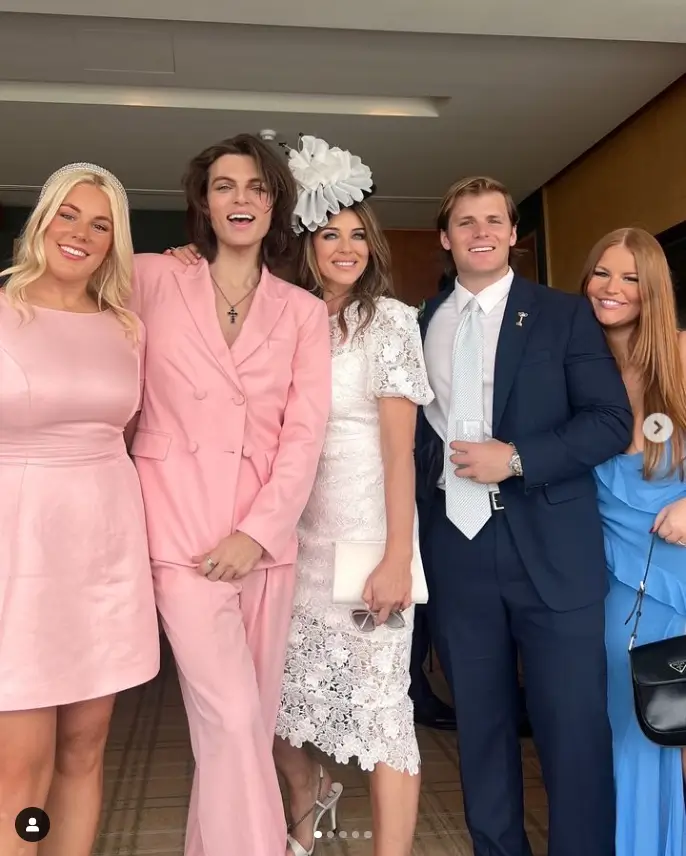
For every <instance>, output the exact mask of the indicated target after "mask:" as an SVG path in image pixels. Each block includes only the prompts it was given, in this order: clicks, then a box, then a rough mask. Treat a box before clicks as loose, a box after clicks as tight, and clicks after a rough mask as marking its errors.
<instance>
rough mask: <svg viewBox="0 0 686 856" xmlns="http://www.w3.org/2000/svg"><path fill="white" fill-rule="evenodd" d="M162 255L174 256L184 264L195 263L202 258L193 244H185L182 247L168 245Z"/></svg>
mask: <svg viewBox="0 0 686 856" xmlns="http://www.w3.org/2000/svg"><path fill="white" fill-rule="evenodd" d="M163 255H165V256H174V258H175V259H178V260H179V261H180V262H183V263H184V264H185V265H197V263H198V262H199V261H200V259H201V258H202V256H201V255H200V253H199V252H198V248H197V247H196V246H195V244H186V245H185V246H184V247H169V249H168V250H165V251H164V253H163Z"/></svg>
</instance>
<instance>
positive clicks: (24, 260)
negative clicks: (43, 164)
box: [0, 165, 139, 338]
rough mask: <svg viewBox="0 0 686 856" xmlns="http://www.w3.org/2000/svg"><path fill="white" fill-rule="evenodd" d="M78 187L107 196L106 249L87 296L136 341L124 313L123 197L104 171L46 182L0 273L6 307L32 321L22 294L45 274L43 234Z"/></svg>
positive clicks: (128, 255)
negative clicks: (91, 188)
mask: <svg viewBox="0 0 686 856" xmlns="http://www.w3.org/2000/svg"><path fill="white" fill-rule="evenodd" d="M78 184H92V185H94V186H95V187H99V188H100V189H101V190H102V191H103V192H104V193H105V195H106V196H107V198H108V200H109V203H110V206H111V208H112V223H113V228H112V247H111V248H110V251H109V253H108V254H107V256H106V257H105V259H104V260H103V263H102V264H101V265H100V267H99V268H98V269H97V270H96V271H95V273H94V274H93V276H92V277H91V280H90V282H89V283H88V293H89V294H90V295H91V297H93V299H94V300H95V301H96V303H97V305H98V308H99V309H100V310H101V311H102V310H103V309H110V310H111V311H112V312H113V313H114V315H115V316H116V317H117V319H118V320H119V321H120V323H121V324H122V326H124V328H125V329H126V330H127V332H130V333H133V334H134V335H135V337H136V338H137V337H138V329H139V328H138V322H137V319H136V316H135V315H134V314H133V313H132V312H130V311H129V310H128V309H126V303H127V301H128V299H129V297H130V296H131V277H132V274H133V241H132V239H131V226H130V223H129V207H128V202H127V199H126V194H125V192H124V190H123V188H122V187H121V185H120V184H119V182H118V181H117V180H116V179H114V177H113V176H112V177H110V175H109V173H107V171H106V170H103V171H102V173H101V172H99V171H98V172H96V171H94V170H93V169H90V168H89V167H88V166H86V165H84V166H82V167H81V166H79V167H75V168H73V169H72V168H66V169H65V171H64V172H62V171H58V172H57V173H54V174H53V176H51V178H50V179H48V181H47V183H46V185H45V187H44V188H43V191H42V193H41V196H40V199H39V200H38V202H37V204H36V207H35V208H34V209H33V211H32V212H31V214H30V216H29V218H28V220H27V221H26V224H25V226H24V229H23V230H22V233H21V236H20V238H19V247H18V250H17V254H16V258H15V260H14V263H13V264H12V265H11V267H9V268H7V269H5V270H3V271H0V276H8V277H9V279H8V281H7V283H6V285H5V293H6V295H7V298H8V300H9V302H10V303H12V304H13V305H14V306H16V307H18V308H19V309H20V310H22V312H23V313H24V314H27V315H29V316H32V314H33V313H32V309H31V306H30V304H28V302H27V300H26V289H27V288H28V286H29V285H31V283H33V282H35V281H36V280H37V279H39V278H40V277H41V276H42V275H43V274H44V273H45V271H46V268H47V259H46V256H45V232H46V229H47V228H48V226H49V225H50V223H52V221H53V219H54V218H55V216H56V215H57V212H58V210H59V208H60V206H61V205H62V204H63V202H64V200H65V199H66V197H67V195H68V194H69V192H70V191H71V190H72V189H73V188H74V187H76V186H77V185H78Z"/></svg>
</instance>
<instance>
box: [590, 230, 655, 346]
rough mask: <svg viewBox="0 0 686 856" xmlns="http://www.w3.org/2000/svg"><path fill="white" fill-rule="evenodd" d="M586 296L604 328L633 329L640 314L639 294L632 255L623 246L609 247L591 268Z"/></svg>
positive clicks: (634, 260)
mask: <svg viewBox="0 0 686 856" xmlns="http://www.w3.org/2000/svg"><path fill="white" fill-rule="evenodd" d="M586 294H587V296H588V298H589V300H590V301H591V305H592V306H593V311H594V312H595V315H596V318H597V319H598V321H599V322H600V323H601V324H602V325H603V327H605V328H612V329H617V328H620V327H628V326H634V325H635V324H636V323H637V321H638V317H639V315H640V314H641V295H640V292H639V287H638V273H637V271H636V259H635V258H634V254H633V253H632V252H631V251H630V250H628V249H627V248H626V246H624V244H616V245H615V246H612V247H608V248H607V249H606V250H605V252H604V253H603V254H602V256H601V257H600V259H599V260H598V264H596V266H595V268H594V269H593V271H592V273H591V276H590V279H589V280H588V285H587V287H586Z"/></svg>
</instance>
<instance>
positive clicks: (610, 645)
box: [582, 229, 686, 856]
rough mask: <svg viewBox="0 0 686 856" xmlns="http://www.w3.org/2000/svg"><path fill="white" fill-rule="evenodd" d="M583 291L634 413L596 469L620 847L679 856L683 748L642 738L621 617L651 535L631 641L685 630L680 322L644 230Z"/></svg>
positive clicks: (685, 436)
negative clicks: (629, 438) (625, 440)
mask: <svg viewBox="0 0 686 856" xmlns="http://www.w3.org/2000/svg"><path fill="white" fill-rule="evenodd" d="M582 289H583V291H584V293H585V294H586V295H587V297H588V298H589V299H590V301H591V303H592V304H593V308H594V310H595V313H596V317H597V318H598V320H599V321H600V323H601V324H602V325H603V327H604V329H605V333H606V335H607V340H608V344H609V345H610V348H611V349H612V352H613V353H614V355H615V358H616V359H617V362H618V364H619V366H620V368H621V370H622V375H623V377H624V382H625V384H626V387H627V391H628V393H629V398H630V400H631V405H632V409H633V412H634V418H635V427H634V437H633V443H632V445H631V447H630V448H629V449H627V451H626V453H625V454H623V455H619V456H618V457H616V458H613V459H611V460H609V461H607V462H606V463H605V464H602V465H601V466H599V467H598V468H597V470H596V480H597V484H598V496H599V502H600V508H601V512H602V516H603V521H604V528H605V548H606V552H607V565H608V571H609V578H610V579H609V582H610V591H609V594H608V598H607V609H606V622H607V624H606V642H607V655H608V708H609V714H610V721H611V724H612V731H613V742H614V757H615V761H614V763H615V781H616V788H617V835H616V846H617V856H686V811H685V802H684V769H685V767H684V765H683V761H682V751H683V750H680V749H678V748H675V749H671V748H662V747H660V746H658V745H657V744H655V743H652V742H650V741H649V740H648V739H647V738H646V737H644V735H643V733H642V732H641V730H640V728H639V726H638V722H637V719H636V716H635V713H634V702H633V694H632V685H631V673H630V668H629V655H628V645H629V637H630V634H631V624H629V625H627V624H626V620H627V618H628V617H629V614H630V613H631V611H632V609H633V606H634V603H635V600H636V595H637V592H638V587H639V584H640V582H641V579H642V577H643V574H644V571H645V566H646V561H647V558H648V551H649V548H650V542H651V539H652V538H653V534H652V533H656V536H657V537H656V538H655V542H656V543H655V546H654V550H653V555H652V560H651V565H650V572H649V576H648V581H647V586H646V596H645V600H644V603H643V614H642V618H641V623H640V627H639V639H638V644H643V643H646V642H652V641H656V640H659V639H666V638H668V637H671V636H678V635H681V634H686V481H685V480H684V475H685V473H684V470H685V465H684V455H685V447H686V334H685V333H679V332H678V331H677V321H676V311H675V301H674V290H673V286H672V281H671V277H670V273H669V267H668V265H667V260H666V259H665V256H664V253H663V252H662V249H661V247H660V245H659V244H658V242H657V241H656V240H655V238H653V237H652V236H651V235H650V234H648V233H647V232H644V231H643V230H641V229H620V230H618V231H616V232H612V233H611V234H609V235H606V236H605V237H604V238H603V239H602V240H600V241H599V242H598V244H597V245H596V246H595V247H594V248H593V250H592V251H591V254H590V256H589V258H588V261H587V265H586V269H585V271H584V275H583V280H582ZM654 414H664V415H665V416H667V417H669V420H671V424H670V422H668V421H667V420H665V419H664V417H663V416H658V418H657V420H656V419H655V418H653V415H654ZM644 421H645V424H646V433H645V435H644V431H643V425H644ZM659 426H663V427H662V428H661V430H659V431H658V435H659V437H658V436H657V435H655V434H654V433H653V432H655V431H656V430H657V428H658V427H659ZM670 427H671V428H672V429H673V430H672V433H671V436H669V437H668V436H667V435H668V434H669V433H670V431H669V428H670ZM648 437H650V438H651V439H647V438H648ZM653 437H654V438H655V440H657V439H659V440H661V441H662V442H655V440H654V439H652V438H653Z"/></svg>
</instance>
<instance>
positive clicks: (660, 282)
mask: <svg viewBox="0 0 686 856" xmlns="http://www.w3.org/2000/svg"><path fill="white" fill-rule="evenodd" d="M615 246H624V247H626V248H627V250H629V252H630V253H631V254H632V255H633V257H634V259H635V261H636V272H637V274H638V293H639V296H640V300H641V311H640V314H639V316H638V320H637V322H636V327H635V328H634V330H633V332H632V334H631V337H630V339H629V350H628V356H627V358H626V367H631V368H632V369H633V370H634V371H637V372H638V373H639V375H640V377H641V380H642V386H643V413H644V414H645V415H646V416H647V415H649V414H651V413H664V414H665V415H667V416H669V418H670V419H671V420H672V423H673V424H674V432H673V434H672V443H671V445H672V453H671V460H670V462H669V475H674V474H675V473H676V472H679V475H680V478H681V479H682V480H683V479H684V477H685V476H686V466H685V463H686V461H685V453H684V444H685V442H686V372H684V366H683V362H682V357H681V353H680V350H679V332H678V323H677V313H676V301H675V297H674V285H673V282H672V277H671V274H670V271H669V265H668V264H667V259H666V258H665V254H664V252H663V250H662V247H661V246H660V244H659V243H658V242H657V240H656V239H655V238H654V237H653V236H652V235H651V234H650V233H649V232H646V231H645V230H644V229H636V228H626V229H617V230H616V231H614V232H610V233H609V234H608V235H605V236H604V237H603V238H601V239H600V240H599V241H598V243H597V244H596V245H595V246H594V247H593V249H592V250H591V252H590V254H589V256H588V259H587V260H586V265H585V267H584V270H583V274H582V278H581V291H582V293H583V294H587V291H588V284H589V282H590V280H591V278H592V276H593V272H594V270H595V268H596V266H597V265H598V263H599V261H600V259H601V257H602V255H603V253H604V252H605V251H606V250H607V249H609V248H610V247H615ZM622 367H623V366H622ZM664 453H665V445H664V444H663V443H654V442H652V441H651V440H649V439H648V438H646V441H645V450H644V455H643V476H644V478H646V479H650V478H652V477H653V476H654V475H655V473H656V471H657V470H658V467H661V465H662V460H663V456H664Z"/></svg>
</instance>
